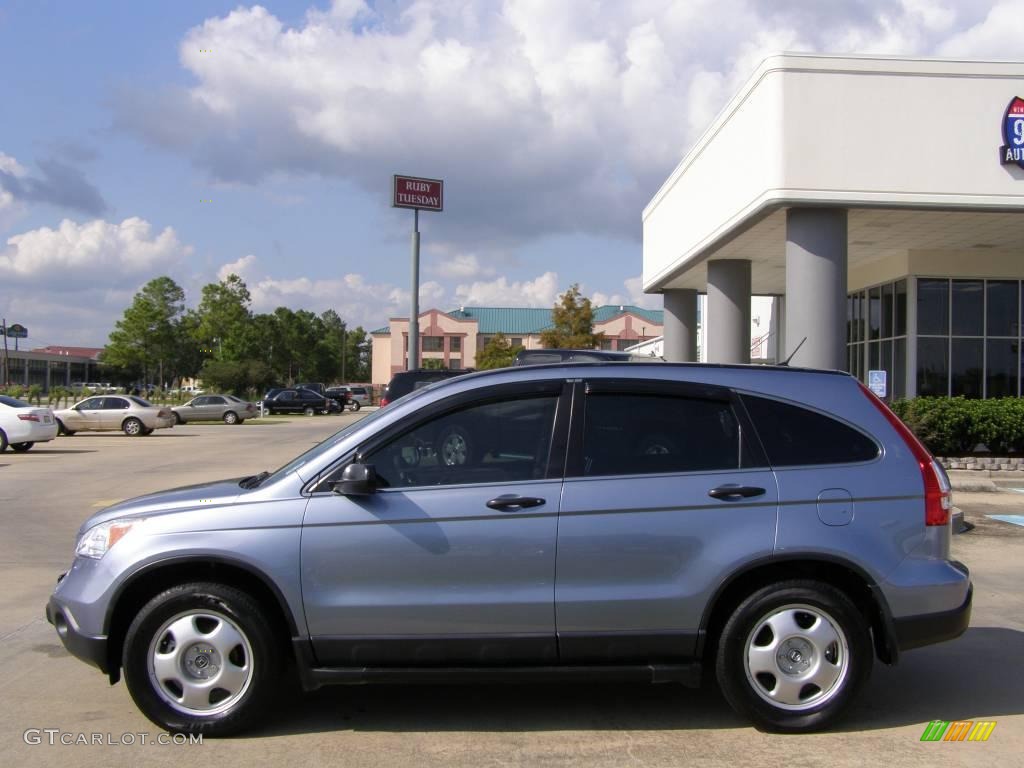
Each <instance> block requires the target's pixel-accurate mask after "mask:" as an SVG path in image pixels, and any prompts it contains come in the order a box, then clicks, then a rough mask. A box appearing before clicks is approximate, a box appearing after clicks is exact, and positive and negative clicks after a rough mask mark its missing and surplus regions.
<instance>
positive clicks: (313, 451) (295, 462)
mask: <svg viewBox="0 0 1024 768" xmlns="http://www.w3.org/2000/svg"><path fill="white" fill-rule="evenodd" d="M391 412H392V410H391V409H382V410H379V411H375V412H374V413H371V414H370V415H369V416H366V417H365V418H362V419H359V421H356V422H354V423H352V424H349V425H348V426H347V427H345V428H344V429H342V430H341V431H339V432H335V433H334V434H333V435H331V436H330V437H328V438H327V439H326V440H324V441H323V442H321V443H317V444H316V445H314V446H313V447H312V448H310V449H309V450H308V451H306V452H305V453H303V454H301V455H299V456H296V457H295V458H294V459H292V460H291V461H289V462H288V463H287V464H285V465H284V466H283V467H281V468H279V469H277V470H275V471H274V472H272V473H271V474H270V475H269V476H268V477H267V479H266V481H267V482H273V481H275V480H278V479H280V478H282V477H284V476H285V475H287V474H288V473H290V472H294V471H295V470H297V469H299V468H300V467H302V466H305V465H306V464H308V463H309V462H311V461H314V460H315V459H318V458H320V457H321V456H322V455H324V454H325V453H327V452H328V451H330V450H331V449H332V448H334V446H336V445H337V444H338V443H340V442H341V441H342V440H345V439H346V438H348V436H349V435H351V434H352V433H354V432H355V431H356V430H359V429H362V428H363V427H365V426H366V425H367V424H370V423H371V422H373V421H374V420H375V419H378V418H380V416H381V415H382V414H386V413H391Z"/></svg>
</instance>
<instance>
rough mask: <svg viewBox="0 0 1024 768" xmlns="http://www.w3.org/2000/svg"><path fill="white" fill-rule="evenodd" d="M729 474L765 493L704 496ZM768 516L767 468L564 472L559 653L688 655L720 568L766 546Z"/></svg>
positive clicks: (770, 534) (772, 489)
mask: <svg viewBox="0 0 1024 768" xmlns="http://www.w3.org/2000/svg"><path fill="white" fill-rule="evenodd" d="M732 483H735V484H738V485H742V486H753V487H761V488H764V489H765V493H764V494H763V495H761V496H758V497H757V498H747V499H742V500H736V501H723V500H717V499H714V498H711V497H710V496H709V495H708V492H709V491H710V490H712V489H714V488H717V487H719V486H722V485H726V484H732ZM777 517H778V491H777V489H776V485H775V478H774V476H773V475H772V473H771V472H770V471H768V470H749V471H736V472H708V473H697V474H692V475H662V476H645V477H637V476H633V477H601V478H572V479H567V480H566V482H565V487H564V490H563V493H562V511H561V516H560V521H559V526H558V582H557V584H556V588H555V603H556V617H557V625H558V635H559V646H560V648H561V651H562V659H563V660H564V661H570V662H571V661H578V660H599V659H602V658H603V659H606V660H612V659H614V660H624V659H626V658H629V659H633V660H639V659H644V658H648V659H666V658H672V657H680V658H682V657H686V656H689V655H691V654H692V653H693V650H694V647H695V643H696V640H697V630H698V629H699V627H700V621H701V616H702V615H703V612H704V609H705V607H706V605H707V602H708V600H709V599H710V598H711V596H712V594H713V593H714V591H715V589H716V588H717V587H718V586H719V585H720V583H721V580H722V578H723V574H727V573H730V572H731V571H732V570H734V569H735V568H738V567H739V566H740V565H742V564H743V563H745V562H749V561H751V560H754V559H757V558H758V557H768V556H770V555H771V553H772V546H773V543H774V540H775V525H776V520H777Z"/></svg>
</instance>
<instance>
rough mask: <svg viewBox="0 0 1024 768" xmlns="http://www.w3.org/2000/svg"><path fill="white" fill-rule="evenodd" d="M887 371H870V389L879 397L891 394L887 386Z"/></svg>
mask: <svg viewBox="0 0 1024 768" xmlns="http://www.w3.org/2000/svg"><path fill="white" fill-rule="evenodd" d="M885 374H886V372H885V371H868V389H870V390H871V391H872V392H874V393H875V394H876V395H878V396H879V397H885V396H886V395H887V394H889V392H888V389H887V388H886V383H887V382H886V375H885Z"/></svg>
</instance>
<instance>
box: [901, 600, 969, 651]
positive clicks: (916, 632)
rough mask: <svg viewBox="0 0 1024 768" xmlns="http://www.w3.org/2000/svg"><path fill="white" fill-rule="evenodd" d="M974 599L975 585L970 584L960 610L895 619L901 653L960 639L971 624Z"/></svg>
mask: <svg viewBox="0 0 1024 768" xmlns="http://www.w3.org/2000/svg"><path fill="white" fill-rule="evenodd" d="M973 597H974V585H973V584H969V585H968V587H967V597H966V598H965V599H964V602H963V605H961V606H960V607H959V608H953V609H952V610H949V611H941V612H938V613H925V614H921V615H918V616H906V617H903V618H899V619H893V634H894V635H895V640H896V646H897V647H898V648H899V649H900V650H901V651H909V650H911V649H913V648H921V647H923V646H926V645H932V644H934V643H941V642H944V641H945V640H952V639H953V638H955V637H960V635H962V634H963V633H964V632H965V631H967V626H968V625H969V624H970V622H971V601H972V599H973Z"/></svg>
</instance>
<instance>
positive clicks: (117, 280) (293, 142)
mask: <svg viewBox="0 0 1024 768" xmlns="http://www.w3.org/2000/svg"><path fill="white" fill-rule="evenodd" d="M1022 11H1024V3H1021V2H1019V0H1013V1H1012V2H1006V1H1003V2H967V1H965V2H940V1H936V2H926V1H925V0H847V1H846V2H834V3H820V2H815V1H814V0H775V1H774V2H754V1H753V0H715V2H711V0H634V1H633V2H629V3H624V2H619V0H563V1H561V2H559V3H551V2H546V1H545V0H506V1H505V2H499V1H498V0H436V1H435V2H429V1H426V0H420V1H419V2H408V1H405V0H388V1H387V2H378V3H364V2H362V1H361V0H335V1H334V2H328V1H327V0H324V1H323V2H319V3H303V2H265V3H263V4H262V5H261V6H256V5H245V4H239V3H235V2H216V1H215V0H204V1H203V2H197V1H190V0H179V1H178V2H170V1H166V2H163V1H161V2H147V3H136V2H104V1H103V0H94V1H93V2H89V3H76V2H44V1H43V0H8V2H6V3H5V4H3V5H0V72H3V77H0V104H2V105H3V110H2V111H0V115H2V120H0V313H2V314H3V315H4V316H5V317H6V318H7V319H8V321H9V322H20V323H22V324H24V325H26V326H28V328H29V330H30V333H31V337H30V339H29V342H30V344H31V345H32V346H37V345H43V344H60V343H63V344H94V345H102V344H103V342H104V341H105V339H106V336H107V334H108V333H109V331H110V329H111V327H112V325H113V322H114V321H115V320H116V319H117V317H119V316H120V313H121V311H122V310H123V309H124V307H125V306H126V305H127V304H128V302H129V301H130V300H131V296H132V295H133V294H134V292H135V291H136V290H137V289H138V288H139V287H140V286H141V285H142V284H143V283H145V282H146V281H147V280H149V279H151V278H153V277H155V276H158V275H161V274H169V275H171V276H172V277H173V278H174V279H175V280H177V281H178V282H179V283H180V284H181V285H182V286H183V287H184V288H185V289H186V291H187V292H188V295H189V298H190V301H193V302H194V300H195V299H196V298H197V297H198V292H199V288H200V287H201V286H202V285H203V284H204V283H206V282H209V281H211V280H216V279H217V278H218V276H223V275H226V274H227V273H229V272H231V271H234V272H237V273H239V274H241V275H242V277H243V278H244V279H245V280H246V281H247V283H248V284H249V286H250V289H251V290H252V292H253V297H254V308H255V309H257V310H259V311H269V310H272V309H273V308H274V307H276V306H278V305H286V306H290V307H292V308H300V307H302V308H308V309H312V310H315V311H322V310H324V309H328V308H333V309H335V310H337V311H338V312H339V313H340V314H341V315H342V316H343V317H345V318H346V320H348V321H349V322H350V323H352V324H362V325H364V326H365V327H368V328H369V327H376V326H379V325H383V324H384V323H385V321H386V320H387V318H388V317H389V316H393V315H396V314H404V313H405V312H406V311H407V309H406V308H407V306H408V290H409V285H408V284H409V276H408V275H409V267H408V262H409V245H408V242H409V229H410V226H411V213H410V212H408V211H399V210H395V209H392V208H390V207H389V202H390V201H389V198H388V194H389V185H390V178H391V174H392V173H396V172H399V173H409V174H414V175H424V176H430V177H435V178H436V177H440V178H444V179H446V182H447V186H446V195H445V197H446V201H445V202H446V208H447V210H446V211H445V212H444V213H442V214H423V215H422V216H421V221H422V230H423V247H424V251H423V264H422V279H423V286H422V289H421V302H422V303H423V306H424V308H426V307H431V306H439V307H442V308H446V309H447V308H451V307H455V306H458V305H459V304H487V305H519V306H550V305H551V303H552V302H553V301H554V299H555V297H556V296H557V294H558V293H559V292H560V291H562V290H564V289H565V288H566V287H567V286H568V285H569V284H570V283H573V282H579V283H582V284H583V287H584V290H585V292H586V293H588V294H589V295H591V296H592V297H593V298H594V299H595V300H596V301H597V302H599V303H642V304H644V305H646V306H651V307H660V298H659V297H657V296H644V295H643V294H642V292H641V291H640V280H639V276H640V271H641V239H640V215H641V211H642V209H643V207H644V205H645V204H646V203H647V201H648V200H649V199H650V197H651V196H652V195H653V193H654V192H655V191H656V190H657V187H658V186H659V185H660V183H661V181H662V180H663V179H664V178H665V177H666V176H667V175H668V174H669V173H670V172H671V170H672V168H673V167H674V166H675V165H676V164H677V163H678V162H679V160H680V159H681V158H682V156H683V154H684V153H685V151H686V150H687V148H688V147H689V146H690V145H691V144H692V143H693V141H694V140H695V139H696V138H697V137H698V136H699V135H700V132H701V131H703V130H704V128H705V127H706V126H707V124H708V123H709V122H710V121H711V120H712V119H713V117H714V115H715V114H716V112H717V111H718V109H720V108H721V106H722V105H723V104H724V103H725V102H726V101H727V100H728V99H729V97H730V96H731V95H732V94H733V93H735V92H736V90H738V88H739V87H740V86H741V85H742V83H743V81H744V80H745V79H746V78H747V77H748V76H749V75H750V73H751V72H752V71H753V69H754V68H755V67H756V65H757V63H758V62H759V61H760V60H761V59H762V58H763V57H764V56H766V55H769V54H771V53H774V52H777V51H780V50H810V51H823V52H836V53H847V52H852V53H888V54H906V55H950V56H970V57H973V58H1021V57H1022V56H1024V50H1022V48H1024V46H1022V44H1021V42H1020V41H1022V40H1024V13H1022ZM737 19H740V20H742V23H735V21H736V20H737ZM723 183H727V180H723ZM205 201H210V202H205Z"/></svg>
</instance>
